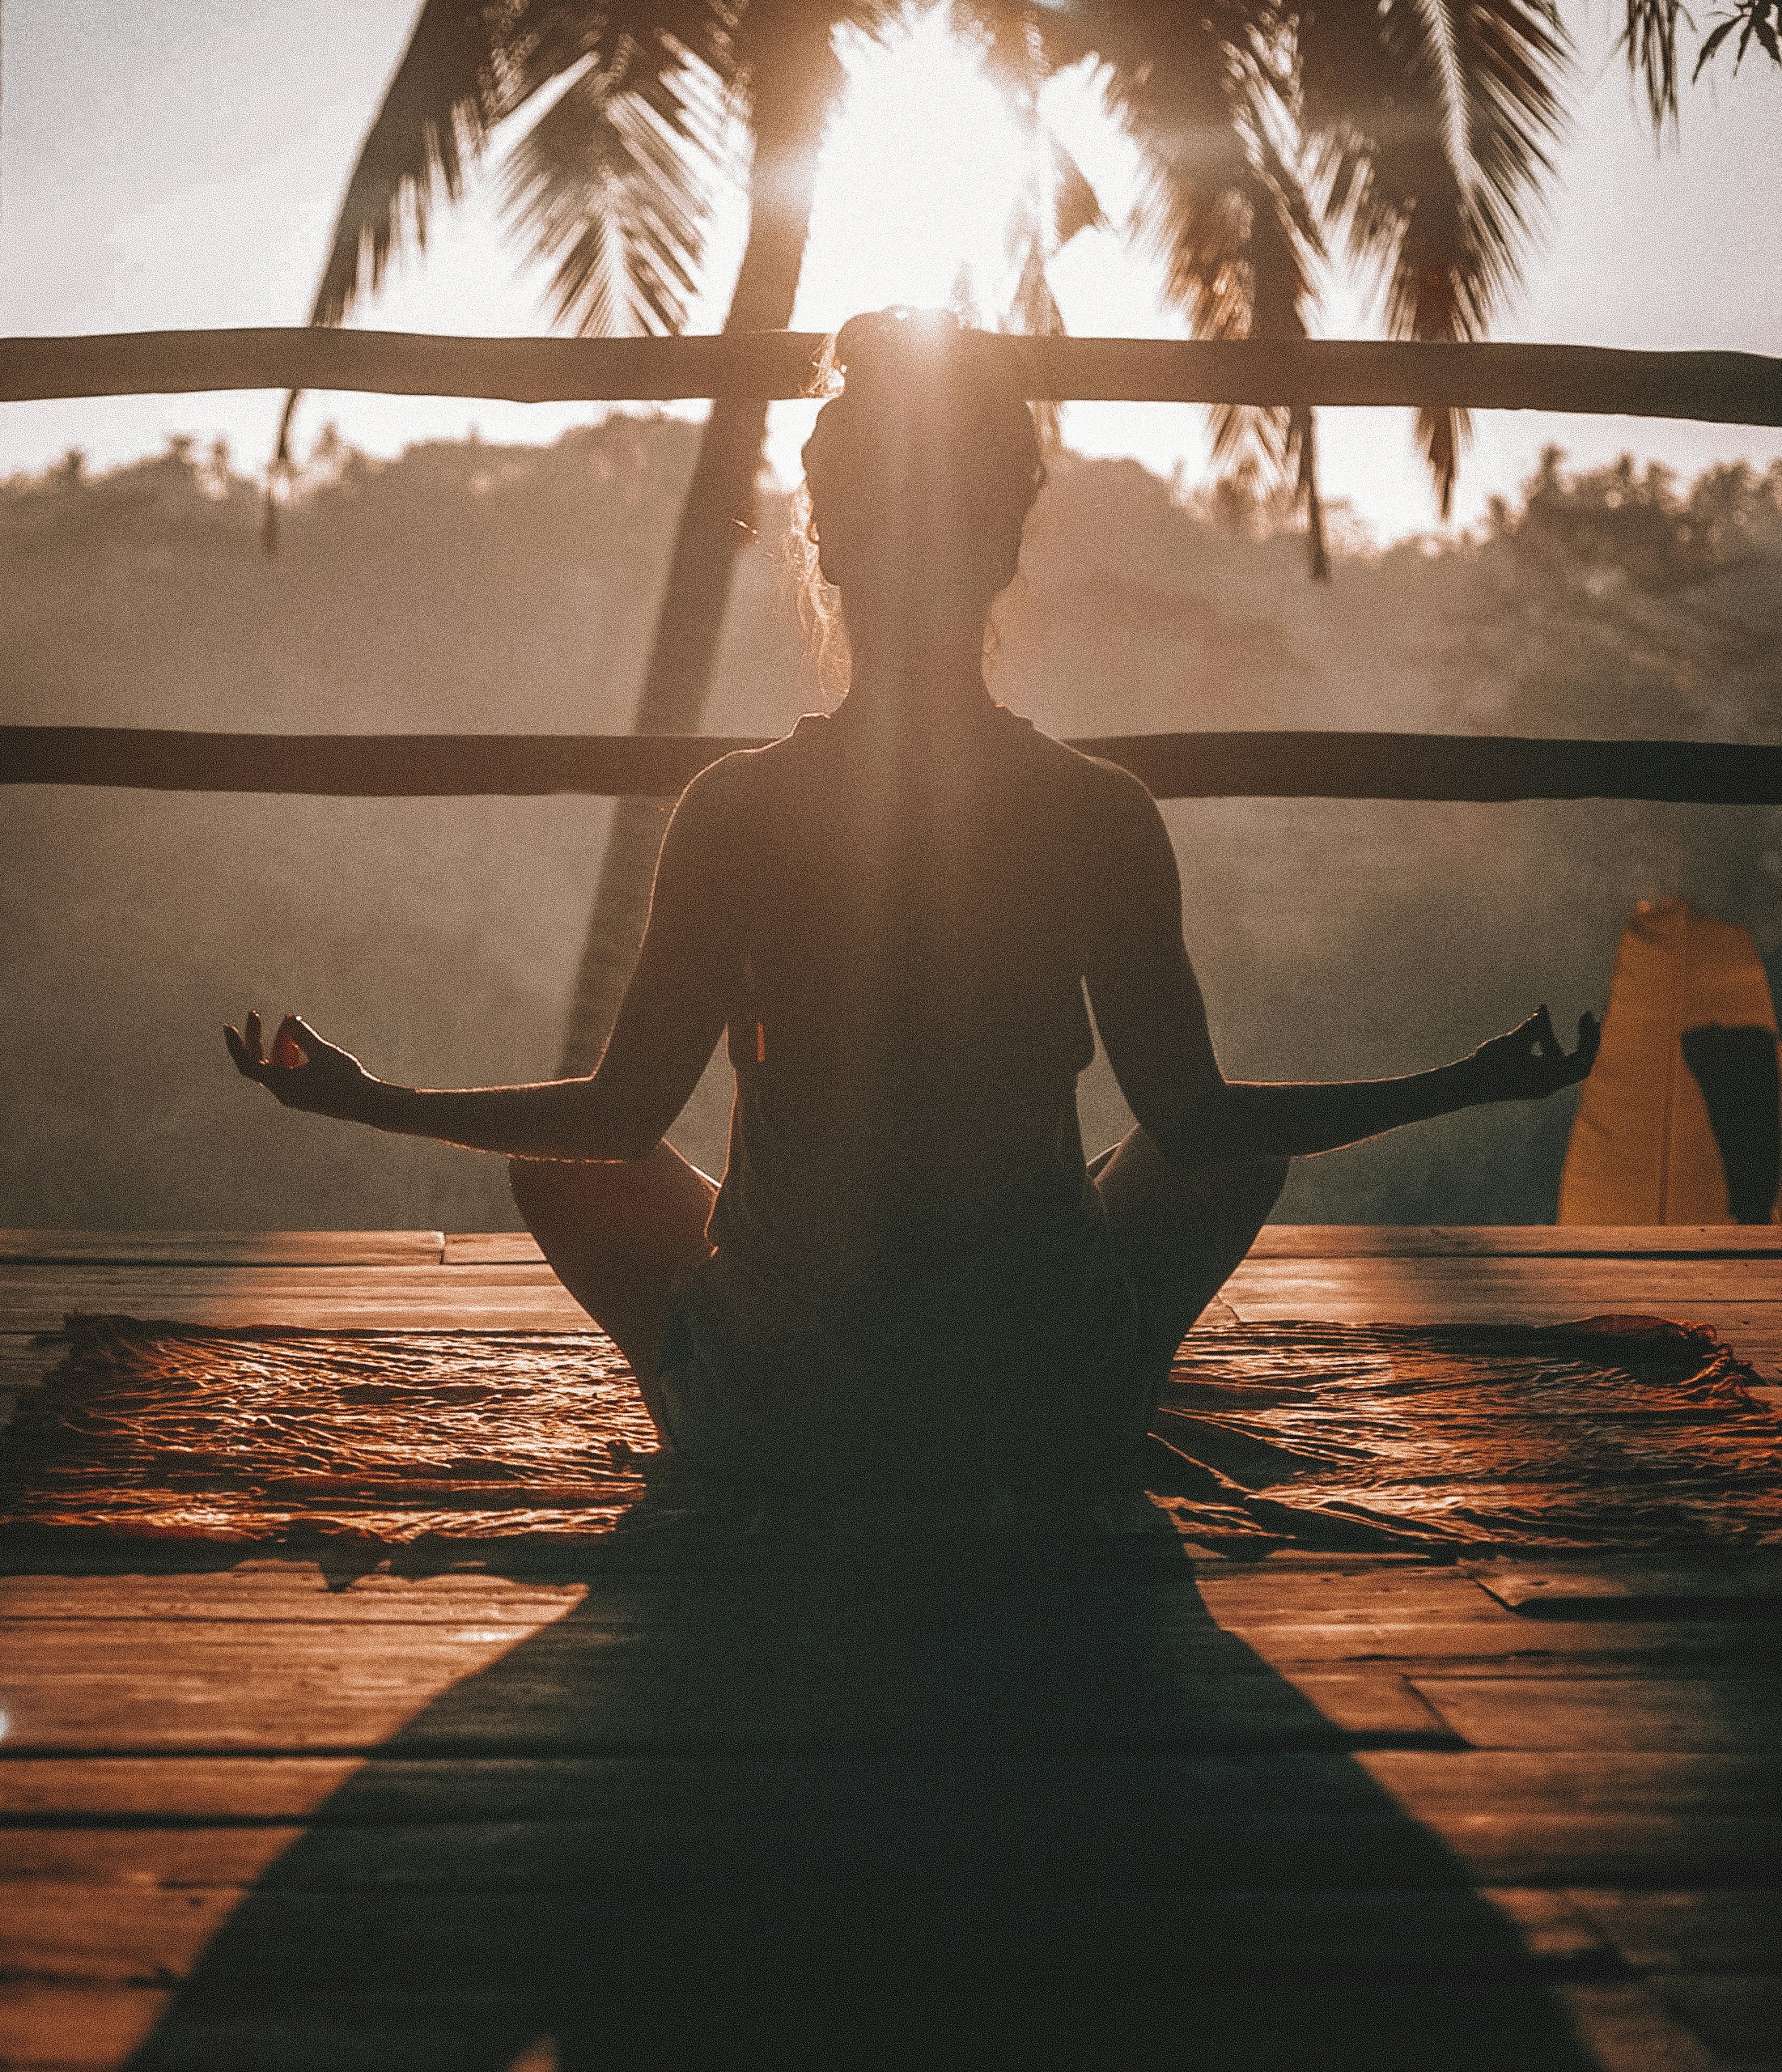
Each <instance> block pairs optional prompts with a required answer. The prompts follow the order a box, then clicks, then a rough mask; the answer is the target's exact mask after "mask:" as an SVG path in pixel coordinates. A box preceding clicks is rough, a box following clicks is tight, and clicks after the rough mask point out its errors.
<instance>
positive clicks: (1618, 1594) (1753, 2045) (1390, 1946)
mask: <svg viewBox="0 0 1782 2072" xmlns="http://www.w3.org/2000/svg"><path fill="white" fill-rule="evenodd" d="M1227 1301H1228V1307H1229V1311H1230V1314H1231V1315H1233V1316H1235V1317H1236V1318H1239V1319H1241V1320H1244V1321H1250V1320H1262V1319H1266V1318H1288V1317H1302V1318H1322V1319H1326V1320H1334V1321H1356V1322H1387V1321H1402V1322H1419V1321H1431V1322H1440V1321H1445V1320H1447V1321H1479V1320H1485V1321H1489V1320H1501V1321H1528V1322H1547V1321H1555V1322H1556V1321H1563V1320H1564V1319H1567V1318H1574V1317H1578V1316H1584V1315H1591V1314H1606V1313H1614V1312H1621V1313H1640V1312H1644V1313H1648V1314H1653V1313H1656V1314H1665V1315H1670V1316H1680V1317H1687V1318H1691V1319H1693V1320H1695V1321H1698V1322H1702V1323H1710V1324H1712V1325H1713V1326H1714V1327H1715V1328H1716V1330H1718V1331H1720V1333H1721V1335H1723V1336H1724V1337H1725V1338H1726V1339H1727V1340H1729V1341H1730V1342H1731V1343H1732V1344H1733V1346H1734V1347H1735V1348H1736V1349H1737V1350H1738V1351H1739V1352H1741V1353H1742V1355H1743V1356H1744V1357H1746V1359H1748V1360H1749V1361H1751V1362H1752V1364H1754V1365H1756V1366H1758V1367H1759V1368H1760V1369H1762V1370H1763V1372H1764V1374H1765V1376H1766V1378H1767V1381H1768V1382H1770V1383H1771V1385H1773V1386H1776V1387H1777V1388H1778V1390H1779V1391H1782V1233H1777V1232H1776V1231H1773V1230H1772V1231H1768V1232H1745V1231H1739V1230H1733V1229H1723V1230H1712V1231H1703V1232H1691V1231H1679V1230H1662V1231H1649V1230H1648V1231H1582V1230H1568V1229H1503V1230H1479V1229H1419V1230H1398V1231H1385V1230H1378V1229H1303V1228H1302V1229H1292V1228H1280V1229H1271V1230H1269V1231H1267V1232H1266V1233H1264V1238H1263V1241H1262V1243H1260V1244H1259V1245H1258V1248H1257V1251H1256V1253H1255V1255H1254V1256H1253V1258H1252V1259H1250V1261H1249V1262H1247V1263H1246V1264H1245V1266H1244V1267H1243V1268H1242V1269H1241V1271H1240V1272H1239V1273H1238V1274H1237V1276H1235V1277H1234V1278H1233V1281H1232V1283H1231V1284H1230V1286H1229V1288H1228V1290H1227ZM68 1310H99V1311H125V1312H129V1313H131V1314H136V1315H138V1316H150V1317H160V1318H170V1319H175V1320H183V1321H188V1322H202V1323H239V1324H248V1323H299V1324H309V1325H314V1326H316V1327H329V1326H333V1327H342V1326H359V1327H378V1328H384V1329H402V1328H420V1327H428V1328H431V1329H439V1328H441V1327H460V1328H465V1327H468V1328H477V1327H482V1328H485V1329H500V1330H514V1329H527V1328H538V1329H549V1330H562V1329H564V1328H566V1327H569V1328H574V1327H579V1325H581V1324H582V1323H584V1322H585V1319H583V1318H582V1317H581V1315H580V1313H579V1311H578V1310H575V1308H574V1306H572V1305H571V1304H569V1303H568V1302H567V1301H566V1298H565V1297H563V1296H562V1293H560V1291H558V1289H557V1288H556V1286H555V1284H554V1282H553V1281H552V1280H551V1279H550V1277H549V1275H548V1273H547V1272H545V1269H544V1268H543V1267H542V1266H541V1264H540V1263H539V1262H538V1260H537V1254H536V1252H535V1251H534V1250H532V1247H531V1246H530V1244H529V1242H526V1241H522V1240H517V1239H515V1238H510V1237H501V1236H498V1237H453V1238H447V1237H444V1236H443V1235H442V1234H441V1233H438V1232H390V1233H317V1232H303V1233H258V1234H254V1235H250V1236H241V1237H227V1238H223V1237H202V1236H197V1237H194V1236H185V1237H155V1236H146V1237H145V1236H142V1235H122V1234H118V1233H41V1232H38V1233H29V1232H13V1233H4V1234H3V1236H0V1387H10V1388H11V1389H13V1390H17V1389H19V1388H23V1387H29V1386H32V1385H33V1384H34V1382H35V1380H36V1377H37V1375H38V1374H40V1371H41V1369H42V1366H43V1362H44V1358H45V1355H44V1352H43V1350H42V1348H37V1347H34V1346H33V1345H32V1335H33V1334H35V1333H37V1332H40V1331H48V1330H51V1329H53V1328H55V1327H57V1326H58V1325H59V1323H60V1322H61V1319H62V1315H63V1314H64V1313H65V1312H66V1311H68ZM1219 1322H1220V1318H1219V1317H1218V1316H1215V1317H1213V1318H1210V1319H1209V1320H1208V1326H1207V1327H1209V1328H1217V1327H1218V1324H1219ZM360 1566H363V1565H362V1564H361V1565H360ZM0 1569H4V1571H5V1572H4V1573H0V1708H3V1709H4V1713H5V1722H4V1731H3V1734H0V1921H4V1924H5V1925H4V1927H3V1928H0V1946H3V1948H0V1965H3V1970H0V2063H3V2064H5V2065H7V2066H19V2067H23V2066H31V2067H70V2068H71V2067H74V2066H83V2067H88V2066H114V2065H122V2064H125V2063H132V2064H136V2065H141V2066H149V2065H155V2066H163V2065H164V2066H180V2067H202V2068H206V2069H207V2072H208V2069H209V2068H214V2072H254V2068H259V2067H267V2068H275V2067H276V2068H285V2067H299V2066H302V2067H308V2066H318V2067H319V2066H327V2067H331V2068H332V2067H343V2068H356V2067H359V2066H364V2067H367V2068H370V2067H374V2066H375V2067H376V2068H379V2072H391V2069H392V2068H408V2067H414V2068H422V2067H425V2068H429V2072H431V2068H453V2072H456V2068H464V2072H484V2069H485V2068H487V2072H545V2068H547V2067H549V2066H560V2067H562V2068H563V2072H568V2068H571V2067H572V2066H574V2067H579V2066H591V2065H593V2064H595V2063H596V2062H599V2063H601V2064H605V2063H608V2062H609V2061H621V2060H622V2061H626V2062H627V2063H628V2064H653V2063H658V2062H660V2063H662V2064H685V2063H688V2062H692V2061H698V2058H699V2057H704V2058H706V2060H708V2061H711V2062H713V2063H721V2064H725V2065H732V2066H753V2065H757V2064H760V2065H766V2066H776V2067H778V2066H813V2067H819V2066H821V2067H824V2068H828V2067H831V2066H834V2067H842V2066H852V2065H855V2064H861V2065H866V2064H872V2065H879V2064H884V2065H888V2066H929V2065H935V2066H941V2065H945V2064H948V2063H951V2062H954V2061H958V2060H959V2059H960V2058H961V2057H963V2056H964V2055H965V2053H966V2052H967V2051H968V2050H969V2052H970V2053H971V2054H972V2056H974V2057H977V2058H978V2059H980V2060H982V2061H983V2062H985V2063H986V2064H990V2065H999V2064H1003V2063H1010V2064H1012V2063H1020V2064H1023V2065H1025V2066H1053V2065H1059V2066H1086V2067H1100V2066H1126V2065H1130V2064H1132V2063H1135V2062H1136V2061H1139V2058H1140V2057H1141V2056H1142V2057H1150V2056H1151V2055H1152V2054H1153V2053H1164V2052H1168V2053H1169V2057H1170V2060H1171V2061H1174V2062H1179V2063H1181V2064H1182V2065H1184V2066H1205V2067H1216V2068H1224V2067H1233V2068H1237V2067H1243V2068H1255V2072H1265V2068H1266V2072H1276V2068H1286V2067H1289V2066H1309V2067H1314V2068H1316V2067H1323V2066H1347V2065H1351V2064H1353V2065H1358V2066H1359V2065H1366V2066H1368V2067H1370V2068H1395V2067H1398V2068H1403V2072H1430V2068H1437V2069H1438V2072H1458V2068H1477V2072H1525V2068H1537V2067H1539V2068H1547V2067H1552V2068H1561V2067H1563V2068H1567V2072H1581V2068H1584V2067H1587V2066H1599V2067H1605V2068H1608V2069H1609V2072H1710V2069H1711V2068H1716V2067H1718V2068H1720V2072H1759V2068H1761V2067H1771V2068H1776V2067H1782V1789H1779V1787H1782V1743H1779V1739H1778V1734H1777V1730H1776V1722H1777V1720H1778V1717H1782V1648H1779V1646H1778V1639H1779V1637H1782V1551H1779V1552H1778V1555H1777V1556H1776V1559H1775V1560H1768V1559H1763V1560H1749V1561H1742V1562H1733V1561H1730V1560H1725V1561H1720V1562H1717V1563H1700V1564H1695V1565H1684V1566H1671V1567H1669V1568H1661V1567H1655V1566H1653V1565H1651V1564H1645V1565H1641V1564H1640V1563H1636V1562H1631V1561H1611V1560H1590V1561H1578V1560H1572V1561H1550V1562H1546V1563H1539V1562H1531V1561H1522V1562H1510V1561H1502V1560H1499V1561H1486V1562H1462V1563H1458V1564H1453V1565H1434V1564H1429V1563H1425V1562H1422V1561H1419V1560H1409V1559H1406V1558H1402V1557H1376V1558H1373V1559H1362V1558H1349V1557H1345V1558H1343V1559H1340V1560H1327V1559H1324V1558H1322V1557H1317V1558H1313V1557H1311V1556H1276V1557H1275V1558H1274V1559H1272V1560H1269V1561H1268V1562H1266V1563H1265V1564H1262V1565H1238V1564H1237V1563H1233V1562H1229V1561H1222V1560H1212V1559H1206V1560H1190V1559H1182V1560H1175V1559H1170V1558H1165V1557H1162V1556H1144V1557H1143V1558H1139V1557H1138V1556H1136V1555H1132V1556H1129V1555H1128V1553H1127V1552H1125V1551H1122V1550H1114V1551H1111V1552H1108V1553H1107V1556H1106V1558H1105V1559H1103V1560H1059V1561H1056V1562H1054V1561H1051V1560H1043V1559H1042V1560H1034V1561H1032V1562H1029V1563H1023V1564H1020V1565H1003V1566H999V1567H997V1568H995V1569H985V1570H982V1571H978V1570H972V1571H969V1572H963V1573H962V1572H957V1571H953V1572H947V1573H941V1572H939V1571H937V1570H936V1569H934V1568H933V1567H932V1566H924V1565H923V1564H922V1563H921V1562H920V1561H919V1560H914V1559H912V1560H908V1561H904V1562H889V1561H886V1560H862V1561H861V1562H859V1564H858V1565H851V1564H849V1563H847V1562H846V1561H841V1562H835V1561H831V1562H829V1564H827V1565H813V1564H810V1563H800V1562H799V1561H796V1560H787V1559H786V1558H783V1557H781V1558H775V1557H774V1556H773V1554H772V1552H771V1551H769V1552H767V1553H766V1555H764V1557H763V1558H762V1560H760V1561H758V1562H753V1563H749V1562H742V1563H732V1564H728V1565H723V1566H722V1567H715V1566H707V1567H705V1568H702V1569H701V1568H697V1567H696V1568H695V1569H693V1570H690V1571H689V1570H688V1569H685V1567H684V1566H683V1567H682V1568H681V1569H676V1568H675V1567H674V1566H672V1565H667V1564H665V1565H662V1566H660V1567H658V1568H656V1569H652V1568H651V1566H650V1565H649V1563H648V1561H647V1560H644V1561H643V1562H641V1563H637V1562H634V1563H633V1564H632V1565H630V1566H628V1567H619V1566H616V1565H615V1566H611V1567H605V1568H603V1567H602V1566H600V1565H599V1564H593V1565H584V1569H583V1572H582V1573H579V1574H563V1575H561V1576H550V1575H541V1574H539V1573H528V1574H520V1573H500V1572H499V1569H497V1568H495V1567H491V1566H488V1565H465V1566H462V1567H460V1568H456V1569H452V1570H451V1571H449V1572H448V1573H435V1574H431V1575H419V1574H403V1573H396V1572H395V1571H394V1569H392V1566H391V1565H388V1564H381V1565H378V1566H377V1567H375V1568H372V1569H370V1570H369V1571H367V1572H364V1573H354V1564H353V1563H352V1562H351V1561H350V1560H347V1559H346V1558H345V1557H343V1558H342V1561H341V1562H340V1563H338V1564H337V1563H333V1562H332V1561H331V1562H330V1564H329V1567H328V1569H327V1572H326V1573H324V1570H323V1569H322V1568H320V1567H319V1566H318V1565H316V1564H315V1563H313V1562H309V1561H298V1560H265V1559H257V1560H247V1561H240V1562H236V1563H235V1564H233V1565H227V1566H225V1565H219V1564H217V1563H210V1562H206V1561H205V1560H202V1558H200V1557H194V1558H193V1559H190V1560H185V1561H184V1562H180V1561H176V1560H157V1561H156V1562H155V1563H154V1564H152V1565H151V1564H149V1563H148V1562H147V1561H146V1557H131V1560H129V1562H125V1563H118V1564H113V1565H112V1567H111V1569H109V1570H107V1569H102V1568H101V1567H100V1566H99V1565H95V1564H94V1563H92V1562H91V1561H88V1560H75V1559H74V1557H73V1556H70V1559H69V1560H66V1562H62V1563H58V1564H46V1563H45V1560H43V1558H42V1556H41V1555H40V1554H39V1555H37V1556H34V1557H33V1561H32V1572H29V1573H27V1572H25V1569H26V1564H25V1563H24V1562H23V1561H22V1560H20V1559H19V1556H17V1555H16V1554H15V1556H14V1558H13V1559H12V1560H11V1561H10V1562H3V1563H0ZM52 1569H53V1572H50V1571H51V1570H52ZM122 1570H127V1572H113V1571H122Z"/></svg>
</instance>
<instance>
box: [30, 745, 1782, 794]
mask: <svg viewBox="0 0 1782 2072" xmlns="http://www.w3.org/2000/svg"><path fill="white" fill-rule="evenodd" d="M759 745H760V743H759V741H755V740H745V739H727V738H723V737H717V736H713V735H703V734H214V733H185V732H174V731H171V730H164V729H161V728H138V727H0V783H6V784H78V785H111V786H117V787H121V788H126V789H129V790H133V791H151V792H272V793H278V794H283V795H287V796H308V797H327V798H356V799H419V798H473V797H507V798H541V797H546V796H552V795H554V794H563V793H571V794H579V795H581V796H591V797H620V796H641V797H660V798H668V797H672V796H674V795H675V794H676V793H677V792H679V791H680V790H681V788H682V786H683V785H685V783H687V782H688V781H689V779H691V778H692V777H694V775H696V774H697V773H698V771H701V770H702V769H703V768H704V767H705V766H706V764H707V763H709V762H715V761H716V760H717V758H719V756H720V755H725V754H728V753H729V752H730V751H731V750H732V749H739V748H753V747H757V746H759ZM1076 746H1077V747H1079V748H1081V749H1086V750H1088V752H1089V753H1090V754H1095V755H1101V756H1105V757H1106V758H1108V760H1109V761H1110V762H1118V763H1119V764H1121V765H1122V766H1123V767H1124V768H1126V769H1127V770H1130V771H1132V772H1133V773H1134V774H1135V775H1137V776H1138V777H1139V778H1141V779H1143V782H1144V783H1146V784H1147V785H1148V786H1149V787H1150V788H1151V791H1152V793H1153V794H1154V795H1155V796H1156V797H1158V798H1160V799H1215V798H1217V799H1238V798H1274V799H1426V800H1452V801H1457V802H1458V801H1466V800H1478V801H1481V802H1486V803H1490V802H1497V801H1508V800H1518V799H1644V800H1655V801H1663V802H1670V803H1676V804H1686V805H1782V747H1752V746H1749V745H1744V744H1742V743H1735V742H1723V741H1558V740H1547V739H1545V738H1542V737H1525V736H1514V735H1503V734H1481V735H1460V734H1401V733H1303V732H1263V733H1192V734H1110V735H1098V736H1095V737H1090V738H1088V739H1084V740H1080V741H1078V742H1077V743H1076Z"/></svg>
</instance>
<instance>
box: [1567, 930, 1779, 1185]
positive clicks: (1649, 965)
mask: <svg viewBox="0 0 1782 2072" xmlns="http://www.w3.org/2000/svg"><path fill="white" fill-rule="evenodd" d="M1775 1073H1776V1006H1775V1003H1774V1002H1773V1001H1772V1000H1771V998H1770V988H1769V982H1768V980H1767V979H1766V978H1765V976H1764V972H1763V965H1762V963H1761V962H1759V957H1758V953H1757V946H1756V945H1755V944H1754V943H1753V941H1752V940H1751V938H1750V936H1749V935H1748V934H1746V932H1745V930H1744V929H1743V928H1734V927H1733V926H1732V925H1731V924H1730V923H1727V922H1725V921H1715V920H1711V919H1708V916H1707V915H1705V914H1698V913H1697V912H1696V911H1695V909H1694V908H1693V907H1691V906H1690V905H1689V904H1688V903H1687V902H1686V901H1684V900H1681V899H1657V900H1650V901H1646V902H1642V903H1641V904H1640V906H1638V907H1636V908H1635V909H1634V913H1633V918H1632V919H1631V920H1630V921H1629V922H1628V923H1627V929H1626V932H1624V933H1623V936H1622V938H1621V947H1620V949H1619V952H1618V953H1617V954H1616V957H1615V972H1614V980H1613V982H1612V983H1611V984H1610V989H1609V1009H1608V1013H1606V1015H1605V1017H1603V1024H1602V1051H1600V1053H1599V1054H1598V1055H1597V1064H1596V1069H1595V1070H1594V1071H1593V1072H1592V1073H1591V1075H1590V1076H1589V1078H1588V1079H1587V1080H1586V1081H1585V1083H1584V1091H1583V1093H1582V1095H1581V1097H1580V1099H1579V1102H1578V1112H1577V1115H1576V1119H1575V1120H1574V1121H1573V1123H1572V1136H1571V1140H1570V1142H1569V1143H1568V1145H1567V1147H1566V1154H1565V1167H1564V1170H1563V1173H1562V1174H1561V1176H1560V1179H1559V1221H1560V1222H1561V1223H1733V1222H1737V1221H1767V1222H1775V1221H1777V1220H1778V1215H1777V1207H1776V1159H1777V1151H1776V1142H1775V1138H1776V1128H1777V1123H1776V1100H1777V1097H1776V1091H1775ZM1766 1075H1768V1076H1766ZM1711 1108H1712V1115H1711V1113H1710V1110H1711ZM1729 1174H1730V1175H1731V1180H1730V1184H1729ZM1735 1208H1737V1209H1738V1210H1740V1211H1742V1214H1739V1213H1735Z"/></svg>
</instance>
